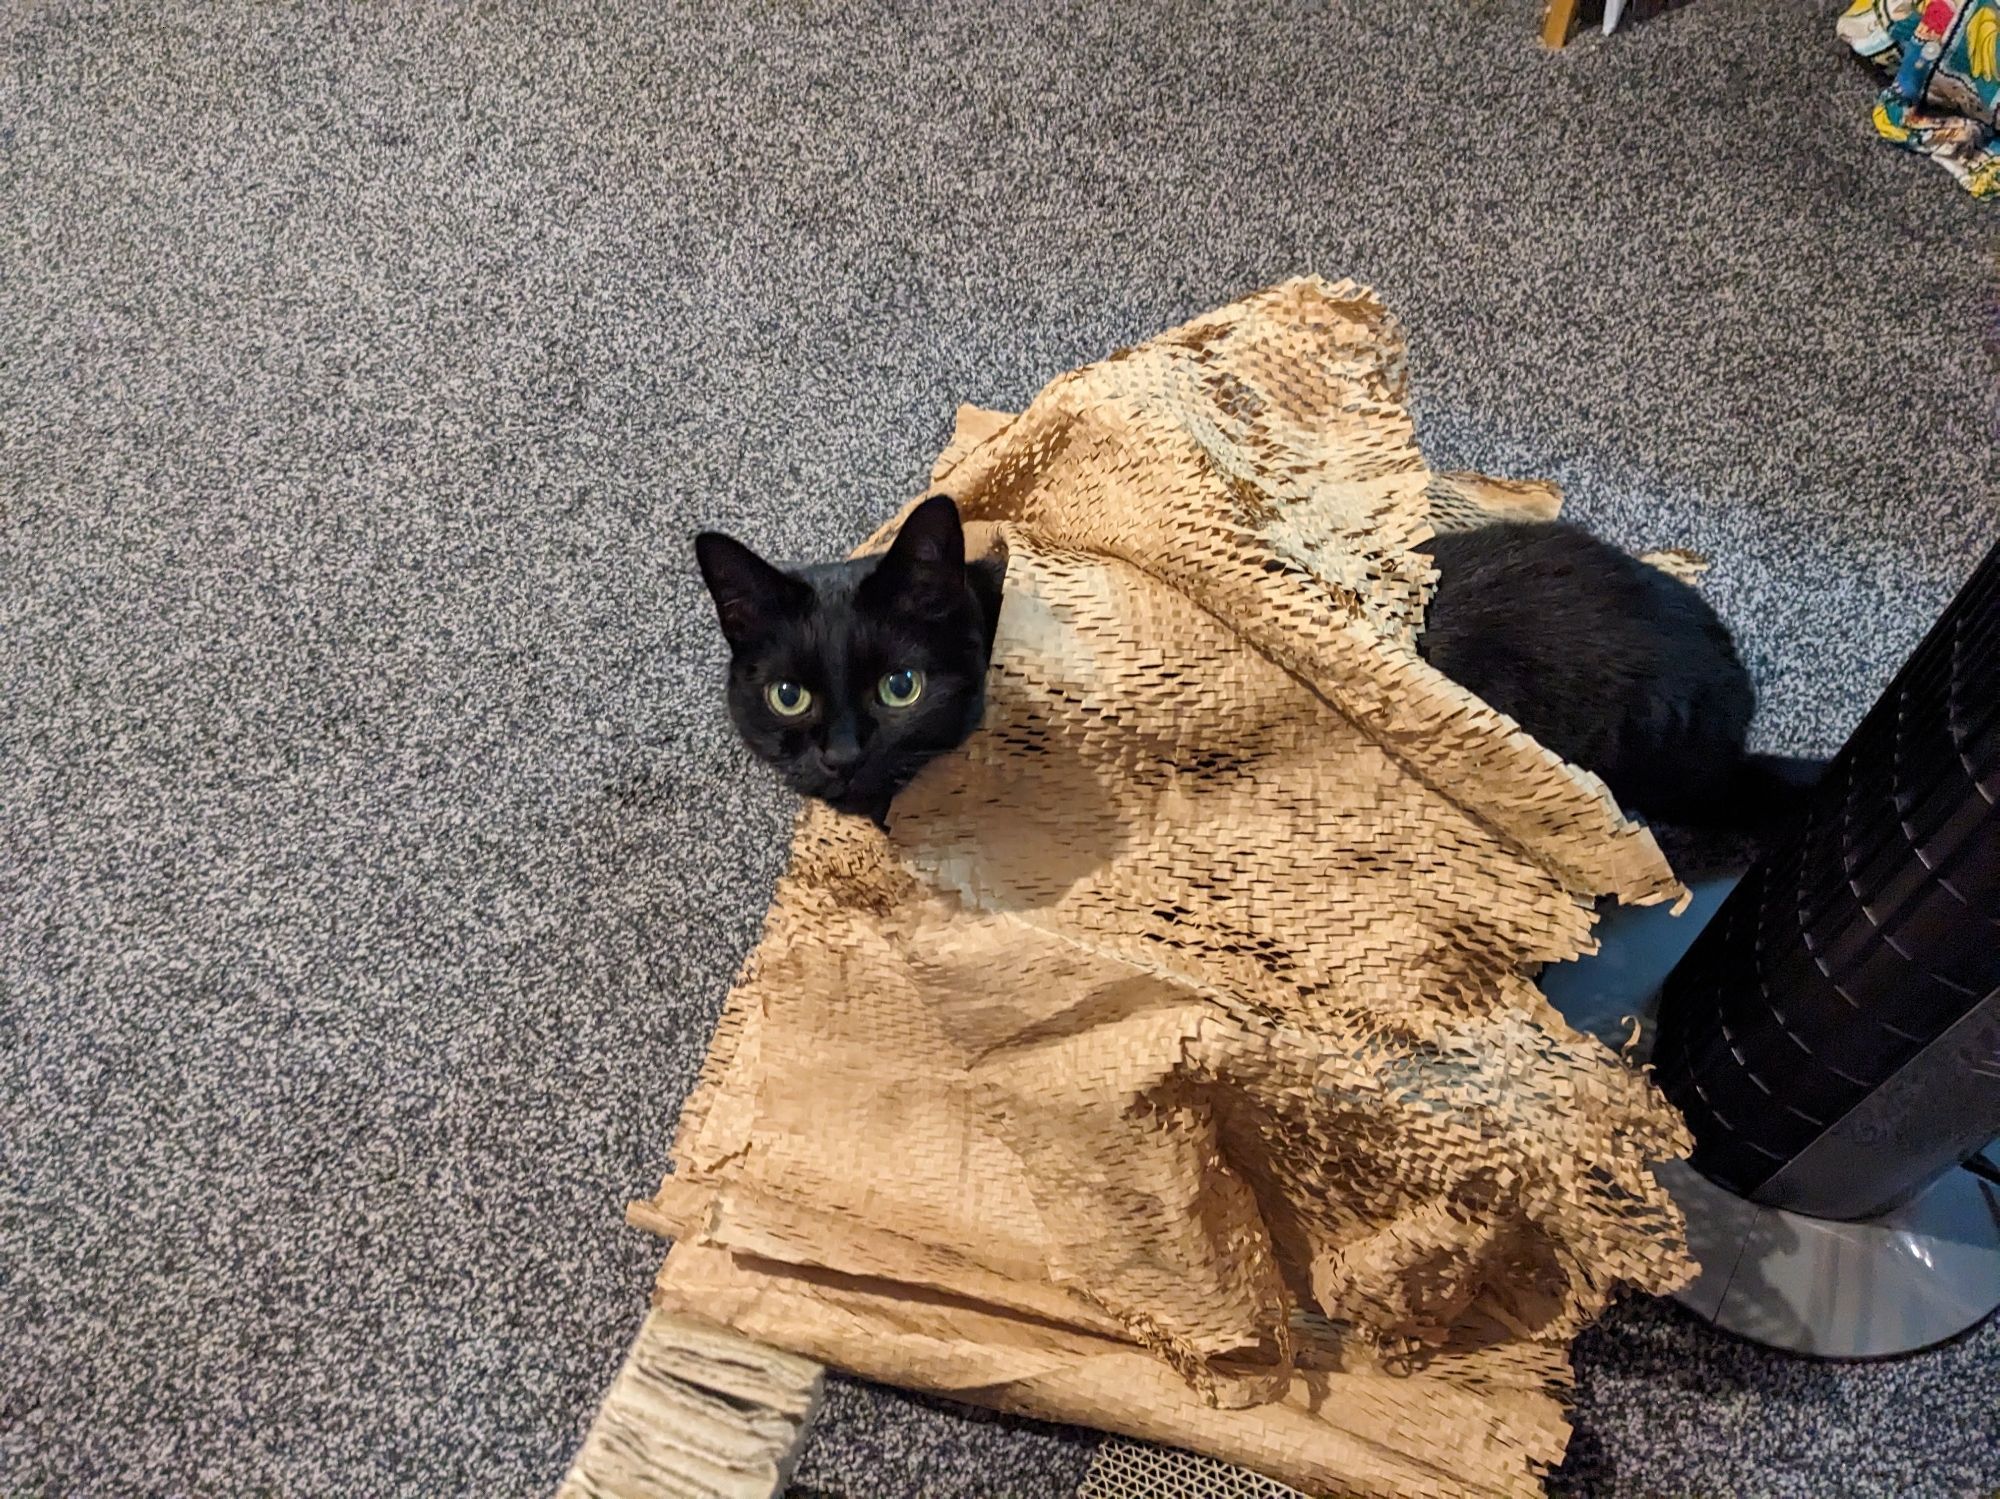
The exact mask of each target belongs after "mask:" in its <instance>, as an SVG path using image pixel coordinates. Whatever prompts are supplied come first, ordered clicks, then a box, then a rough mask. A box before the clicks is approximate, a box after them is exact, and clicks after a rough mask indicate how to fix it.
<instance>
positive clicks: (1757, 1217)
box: [1654, 1161, 2000, 1358]
mask: <svg viewBox="0 0 2000 1499" xmlns="http://www.w3.org/2000/svg"><path fill="white" fill-rule="evenodd" d="M1654 1174H1655V1175H1656V1176H1658V1177H1659V1180H1660V1184H1661V1185H1662V1186H1664V1187H1665V1188H1666V1189H1667V1191H1668V1192H1670V1193H1671V1194H1672V1195H1673V1199H1674V1201H1675V1202H1677V1203H1679V1204H1680V1206H1681V1211H1683V1212H1684V1213H1686V1214H1687V1222H1688V1248H1689V1249H1690V1250H1692V1251H1693V1253H1694V1257H1695V1261H1696V1263H1698V1264H1699V1265H1700V1266H1701V1274H1700V1275H1699V1276H1697V1277H1696V1279H1695V1281H1694V1283H1693V1284H1692V1285H1690V1286H1688V1287H1687V1288H1686V1289H1685V1290H1682V1291H1679V1292H1677V1293H1675V1296H1674V1299H1675V1300H1676V1301H1678V1302H1680V1303H1681V1305H1682V1306H1685V1307H1687V1308H1688V1309H1689V1310H1690V1311H1692V1312H1694V1313H1695V1314H1696V1315H1697V1316H1699V1317H1701V1318H1703V1319H1704V1320H1706V1321H1709V1322H1713V1323H1714V1324H1715V1325H1716V1326H1717V1327H1720V1328H1722V1329H1723V1330H1724V1331H1726V1332H1733V1333H1735V1334H1737V1335H1738V1336H1739V1337H1744V1338H1749V1339H1750V1340H1752V1341H1753V1342H1757V1343H1763V1344H1765V1345H1766V1346H1768V1347H1771V1348H1783V1349H1787V1350H1789V1351H1791V1352H1793V1353H1808V1354H1812V1355H1815V1356H1816V1357H1819V1358H1886V1357H1888V1356H1889V1355H1891V1354H1897V1353H1915V1352H1916V1351H1917V1350H1918V1349H1920V1348H1929V1347H1931V1346H1932V1345H1933V1344H1937V1343H1942V1342H1945V1341H1947V1340H1948V1339H1951V1338H1955V1337H1957V1336H1958V1335H1959V1334H1960V1333H1962V1332H1964V1331H1965V1330H1966V1329H1967V1328H1970V1327H1974V1326H1977V1325H1978V1324H1979V1323H1981V1322H1983V1321H1985V1320H1986V1318H1988V1317H1989V1316H1991V1315H1992V1314H1993V1313H1994V1311H1995V1310H1996V1309H2000V1192H1996V1191H1995V1190H1994V1189H1993V1188H1992V1187H1991V1186H1989V1185H1988V1184H1987V1183H1985V1182H1983V1181H1981V1180H1979V1178H1977V1177H1976V1176H1974V1175H1973V1174H1972V1173H1971V1172H1969V1171H1956V1170H1954V1171H1947V1172H1946V1173H1945V1174H1944V1175H1943V1176H1941V1177H1939V1178H1938V1179H1937V1181H1935V1182H1933V1183H1932V1184H1931V1185H1930V1186H1929V1187H1928V1188H1926V1189H1925V1190H1924V1191H1922V1192H1920V1193H1918V1194H1917V1196H1916V1197H1914V1198H1912V1199H1911V1200H1910V1201H1909V1202H1907V1203H1905V1204H1904V1205H1903V1206H1902V1207H1900V1208H1897V1209H1896V1210H1895V1211H1893V1212H1890V1213H1886V1214H1884V1215H1883V1216H1882V1217H1880V1218H1872V1219H1869V1220H1867V1221H1865V1222H1861V1223H1835V1222H1832V1221H1831V1220H1829V1219H1825V1218H1807V1217H1803V1216H1801V1215H1800V1214H1798V1213H1788V1212H1786V1211H1785V1210H1784V1209H1783V1208H1767V1207H1760V1206H1758V1205H1757V1204H1756V1203H1754V1202H1746V1201H1745V1200H1744V1199H1743V1198H1741V1197H1738V1196H1737V1195H1736V1194H1735V1193H1733V1192H1729V1191H1726V1190H1725V1189H1723V1188H1721V1187H1718V1186H1716V1185H1715V1183H1713V1182H1711V1181H1709V1180H1708V1179H1707V1178H1706V1177H1704V1176H1702V1175H1701V1173H1699V1172H1698V1171H1696V1170H1695V1169H1694V1168H1693V1167H1692V1166H1690V1165H1688V1163H1687V1162H1686V1161H1669V1162H1667V1163H1665V1164H1664V1165H1662V1166H1659V1167H1658V1168H1656V1170H1655V1173H1654Z"/></svg>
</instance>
